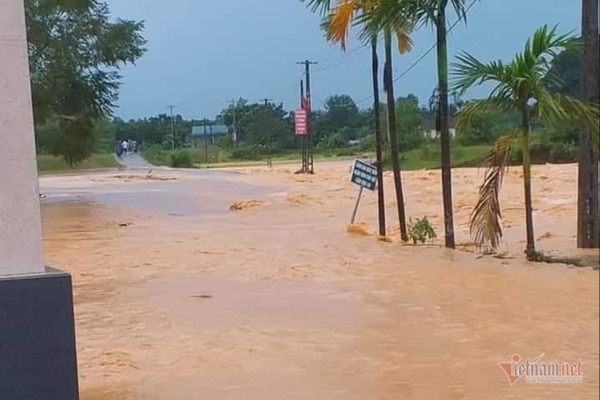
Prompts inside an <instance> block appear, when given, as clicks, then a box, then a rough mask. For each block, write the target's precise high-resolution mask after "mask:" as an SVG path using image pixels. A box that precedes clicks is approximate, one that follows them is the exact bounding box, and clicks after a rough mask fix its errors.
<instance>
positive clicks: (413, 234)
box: [408, 216, 437, 244]
mask: <svg viewBox="0 0 600 400" xmlns="http://www.w3.org/2000/svg"><path fill="white" fill-rule="evenodd" d="M408 237H409V238H410V240H412V242H413V243H414V244H417V243H425V242H426V241H427V240H431V241H432V240H434V239H435V238H437V234H436V233H435V229H433V226H431V224H430V223H429V220H428V219H427V217H426V216H425V217H423V218H417V220H416V221H415V222H414V223H413V220H412V218H411V219H410V222H409V223H408Z"/></svg>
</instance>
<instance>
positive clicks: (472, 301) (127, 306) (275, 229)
mask: <svg viewBox="0 0 600 400" xmlns="http://www.w3.org/2000/svg"><path fill="white" fill-rule="evenodd" d="M459 173H460V174H464V178H463V180H465V181H466V182H467V183H466V185H467V187H468V185H469V184H468V182H469V180H473V181H476V175H475V174H474V175H473V176H470V175H469V174H470V172H463V171H461V172H459ZM538 173H540V172H538ZM427 174H428V173H427V172H419V173H414V174H411V173H409V174H407V178H406V179H407V180H406V181H407V186H408V188H410V190H411V191H412V192H411V193H413V195H414V193H417V192H418V193H421V194H422V198H423V199H426V198H427V197H426V196H424V193H425V192H428V193H430V195H431V197H432V201H431V203H430V202H429V201H427V200H425V201H422V202H420V203H419V204H418V205H416V204H414V203H410V205H409V206H408V209H409V210H410V215H421V214H422V213H424V214H427V215H432V217H433V218H435V217H436V213H437V207H439V206H441V205H438V204H437V203H438V201H437V200H438V199H439V198H435V195H436V193H435V190H436V188H434V187H432V186H431V181H430V180H428V179H421V178H427V177H428V175H427ZM545 174H548V172H545ZM565 175H568V174H565ZM569 176H570V175H569ZM88 179H89V178H88ZM107 179H108V178H107ZM110 179H113V178H110ZM110 179H109V180H110ZM211 179H212V178H211ZM219 179H220V178H219ZM228 179H229V178H228ZM346 179H347V177H346V175H345V171H344V169H343V168H340V169H334V168H332V169H331V170H327V171H323V172H322V173H321V174H320V175H319V176H315V177H299V176H293V175H292V174H287V173H286V172H285V171H279V172H275V173H273V172H268V173H261V172H260V171H257V172H256V173H254V175H253V176H244V175H235V176H232V177H231V180H230V181H229V182H228V183H218V184H213V183H212V182H211V186H210V187H211V191H212V194H211V196H212V195H213V194H214V198H215V199H216V200H215V203H214V204H217V205H218V207H216V206H215V207H216V208H218V209H219V213H208V215H205V214H202V213H200V212H199V213H196V212H188V213H187V214H186V213H182V215H178V216H173V215H169V212H168V211H167V210H166V209H165V210H160V211H159V209H158V208H154V207H159V206H153V207H144V206H141V207H138V204H142V205H143V204H148V203H144V202H145V201H146V198H147V197H148V196H154V194H153V193H154V192H151V191H150V190H151V189H155V187H154V186H153V185H155V182H142V183H139V184H138V183H137V182H134V181H130V182H125V183H119V185H121V186H122V187H123V188H127V190H128V191H129V193H131V194H130V196H135V194H134V193H136V192H137V193H138V195H137V196H138V197H132V199H134V200H135V199H137V200H135V202H129V201H127V202H125V204H121V205H118V206H117V204H116V202H115V203H109V202H107V203H105V204H97V203H96V204H63V203H60V202H59V203H56V202H52V201H50V202H48V203H46V204H45V205H44V207H43V213H44V223H45V244H46V258H47V260H48V262H49V263H50V264H52V265H56V266H60V267H61V268H64V269H67V270H70V271H71V272H72V273H73V276H74V282H75V301H76V314H77V334H78V346H79V361H80V376H81V388H82V399H83V400H107V399H111V400H112V399H131V400H134V399H135V400H137V399H140V400H141V399H173V400H180V399H181V400H184V399H195V398H211V399H279V398H286V399H307V398H308V399H313V398H314V399H325V400H329V399H357V400H358V399H365V398H369V399H398V398H414V399H429V398H441V399H460V398H465V399H468V398H473V399H475V398H491V399H493V398H499V399H500V398H515V399H516V398H524V397H530V398H540V399H542V398H559V399H560V398H564V399H571V398H584V399H585V398H590V399H591V398H597V397H598V385H599V382H598V362H599V361H598V360H599V346H598V340H597V338H598V335H599V332H598V320H599V314H598V307H599V303H598V295H599V293H598V287H599V280H598V272H596V271H593V270H591V269H573V268H567V267H565V266H544V265H531V264H527V263H525V262H523V261H522V258H508V259H505V260H500V259H493V258H487V259H478V256H477V255H476V254H470V253H464V252H456V253H450V252H447V251H445V250H443V249H441V248H439V247H436V246H428V247H414V246H401V245H400V244H399V243H397V242H395V243H383V242H379V241H377V240H376V239H375V237H373V236H354V235H348V234H346V232H345V228H346V224H347V222H348V221H347V220H348V218H349V215H348V214H349V211H350V207H351V205H352V202H353V198H354V195H355V193H354V190H353V188H352V187H351V186H349V185H347V183H346ZM434 179H435V178H434ZM299 180H301V181H299ZM273 182H275V185H273ZM58 183H59V182H54V183H52V184H48V182H43V181H42V188H44V187H50V186H52V185H54V187H55V188H57V187H58V186H60V185H59V184H58ZM174 183H175V182H174V181H164V182H160V183H159V185H163V184H164V185H165V188H166V192H169V190H168V186H169V185H173V184H174ZM238 183H244V184H245V185H248V186H252V187H253V188H254V189H252V190H254V191H255V192H252V191H251V190H250V191H248V192H243V193H242V192H239V193H238V192H235V191H230V192H228V193H225V192H227V188H236V187H238ZM60 184H61V185H63V184H64V185H65V186H64V187H71V186H70V185H72V182H64V181H61V182H60ZM103 184H104V183H103V182H90V181H89V180H85V179H84V180H82V181H81V182H80V184H79V186H80V187H84V186H86V185H89V186H88V187H89V188H90V189H86V190H90V191H92V192H93V191H94V190H95V189H93V188H95V187H98V186H99V187H100V188H101V189H100V190H107V189H106V187H105V186H102V185H103ZM185 185H187V183H186V184H184V186H185ZM219 185H221V186H219ZM227 185H231V186H227ZM459 185H460V183H459ZM507 185H508V190H507V193H506V194H507V196H506V197H505V199H504V201H505V202H509V203H512V202H515V203H516V202H517V200H516V199H515V198H513V196H518V193H519V192H518V191H517V190H518V188H519V187H518V181H517V182H516V184H515V183H513V182H509V183H508V184H507ZM545 185H547V186H542V187H539V186H538V190H540V191H543V190H545V189H546V188H547V187H550V188H553V189H552V192H549V193H551V194H552V193H554V194H553V196H556V194H557V193H562V192H566V193H568V191H569V190H571V189H570V188H569V187H568V186H566V185H565V183H564V181H562V180H557V181H556V182H545ZM138 186H139V187H138ZM192 186H194V188H192ZM240 186H241V185H240ZM269 186H271V187H277V190H275V191H272V190H264V191H263V192H262V193H258V192H257V191H258V190H263V189H265V188H267V187H269ZM171 187H172V188H175V187H177V186H171ZM388 187H390V186H388ZM102 188H104V189H102ZM220 188H221V189H220ZM281 188H283V189H285V190H284V191H283V192H281V191H280V190H281ZM515 188H516V189H515ZM213 189H214V191H213ZM186 190H187V189H186ZM61 191H62V189H60V190H58V189H57V190H56V192H55V193H56V194H60V193H61ZM183 192H184V193H183V194H181V196H182V197H186V198H188V199H189V196H192V197H198V198H202V196H204V194H203V193H202V187H201V185H200V184H199V182H197V183H195V184H194V185H190V189H189V192H186V191H185V190H183ZM513 193H514V194H513ZM471 196H472V194H471V193H470V192H469V191H467V190H463V191H462V192H461V190H460V188H457V190H456V198H457V204H458V206H457V208H458V211H457V215H458V218H457V221H458V223H459V224H461V226H462V224H463V223H464V212H468V211H469V210H468V209H467V207H466V205H468V204H469V202H470V201H471ZM166 198H168V197H165V199H166ZM388 198H390V199H391V198H392V196H389V197H388ZM537 198H538V200H537V201H539V202H540V203H539V205H538V208H539V209H540V211H541V212H542V213H544V212H545V214H538V218H541V220H542V221H543V224H542V226H543V228H542V229H548V231H549V232H552V234H553V236H552V238H551V239H548V241H549V242H547V243H546V244H548V243H550V244H551V245H553V246H555V247H556V246H563V247H565V246H569V243H568V240H569V236H571V235H572V233H571V231H569V230H568V229H570V228H565V225H561V224H563V222H561V219H560V218H562V217H561V214H560V213H559V212H558V211H559V210H556V209H555V208H554V207H556V206H564V205H563V204H560V205H555V204H552V203H550V202H546V200H545V197H543V196H539V197H537ZM244 200H257V201H260V206H257V207H253V208H250V209H241V210H238V211H229V207H230V205H231V204H232V203H233V202H236V201H244ZM174 201H177V200H174ZM138 202H141V203H138ZM373 204H374V197H370V196H368V195H367V196H366V197H365V202H364V203H363V205H362V208H361V211H360V213H359V218H360V222H362V223H364V224H365V227H366V230H367V231H373V230H374V229H375V224H374V214H375V212H374V208H373ZM463 204H464V205H465V211H461V210H462V209H461V207H462V205H463ZM391 206H393V204H391ZM567 207H572V205H569V204H567ZM198 209H200V208H198ZM194 210H196V209H194ZM222 210H227V211H223V212H222ZM415 210H416V211H415ZM545 210H549V211H545ZM564 212H565V213H567V211H564ZM569 212H570V211H569ZM372 214H373V215H372ZM516 214H517V212H511V211H509V212H507V219H509V220H511V219H514V221H515V222H514V223H515V225H514V227H513V228H509V229H513V230H514V231H513V233H512V234H514V235H515V239H514V240H515V242H510V243H509V244H508V246H507V247H508V248H511V247H512V246H516V248H518V247H519V245H520V243H519V240H520V235H519V230H520V229H522V228H521V227H520V226H519V225H518V224H519V222H518V221H519V219H518V216H517V215H516ZM388 215H389V216H390V218H391V217H392V216H393V215H394V214H393V209H391V208H390V212H389V214H388ZM552 215H553V216H554V217H553V218H554V221H555V222H554V223H552V222H551V221H552V220H551V219H549V218H548V216H552ZM565 215H566V217H567V218H568V217H569V216H568V213H567V214H565ZM433 220H434V221H436V220H435V219H433ZM390 227H393V220H392V221H390ZM392 232H393V231H392ZM463 232H464V231H463ZM542 233H543V232H540V234H542ZM460 235H461V233H459V238H461V239H460V240H462V241H465V236H464V234H462V236H460ZM557 243H559V245H557ZM560 243H562V244H560ZM543 245H544V244H542V246H543ZM559 248H560V247H559ZM516 353H518V354H521V355H522V356H523V357H531V358H533V357H536V356H538V355H540V354H541V353H545V354H546V356H545V357H546V358H547V359H548V360H559V361H569V362H572V361H576V360H577V359H579V358H581V359H582V360H583V362H584V366H585V367H584V368H585V369H584V383H583V384H582V385H529V384H525V383H524V382H517V383H516V384H515V385H514V386H511V385H510V384H509V383H508V380H507V378H506V376H505V375H504V372H503V371H502V370H501V369H500V368H499V367H498V365H497V363H498V362H502V361H508V360H510V357H511V356H512V355H513V354H516Z"/></svg>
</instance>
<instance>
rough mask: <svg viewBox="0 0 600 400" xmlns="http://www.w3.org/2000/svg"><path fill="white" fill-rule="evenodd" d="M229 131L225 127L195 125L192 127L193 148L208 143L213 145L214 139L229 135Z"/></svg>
mask: <svg viewBox="0 0 600 400" xmlns="http://www.w3.org/2000/svg"><path fill="white" fill-rule="evenodd" d="M230 133H231V132H230V129H229V127H228V126H227V125H213V124H211V123H210V122H207V123H206V125H199V126H198V125H196V126H193V127H192V141H193V143H194V147H198V145H200V144H202V143H205V142H208V143H215V138H219V137H222V136H225V135H229V134H230Z"/></svg>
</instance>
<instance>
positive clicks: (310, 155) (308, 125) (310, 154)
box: [296, 60, 318, 174]
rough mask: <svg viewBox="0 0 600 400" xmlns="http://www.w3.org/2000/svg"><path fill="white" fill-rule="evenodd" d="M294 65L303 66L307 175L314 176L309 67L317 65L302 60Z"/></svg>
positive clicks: (313, 62)
mask: <svg viewBox="0 0 600 400" xmlns="http://www.w3.org/2000/svg"><path fill="white" fill-rule="evenodd" d="M296 64H300V65H304V74H305V75H306V103H307V105H308V110H307V116H306V129H307V131H308V132H307V133H308V134H307V139H308V147H307V148H308V168H309V171H308V172H309V173H311V174H314V173H315V171H314V156H313V139H312V124H311V123H310V120H311V118H310V115H311V112H312V102H311V92H310V66H311V65H316V64H318V63H317V62H316V61H310V60H304V61H302V62H297V63H296Z"/></svg>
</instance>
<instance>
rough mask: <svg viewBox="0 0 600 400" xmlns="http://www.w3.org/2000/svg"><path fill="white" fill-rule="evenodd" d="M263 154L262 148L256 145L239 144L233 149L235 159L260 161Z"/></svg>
mask: <svg viewBox="0 0 600 400" xmlns="http://www.w3.org/2000/svg"><path fill="white" fill-rule="evenodd" d="M262 156H263V151H262V149H260V148H258V147H254V146H239V147H236V148H234V149H232V150H231V158H232V159H233V160H244V161H258V160H260V159H261V158H262Z"/></svg>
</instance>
